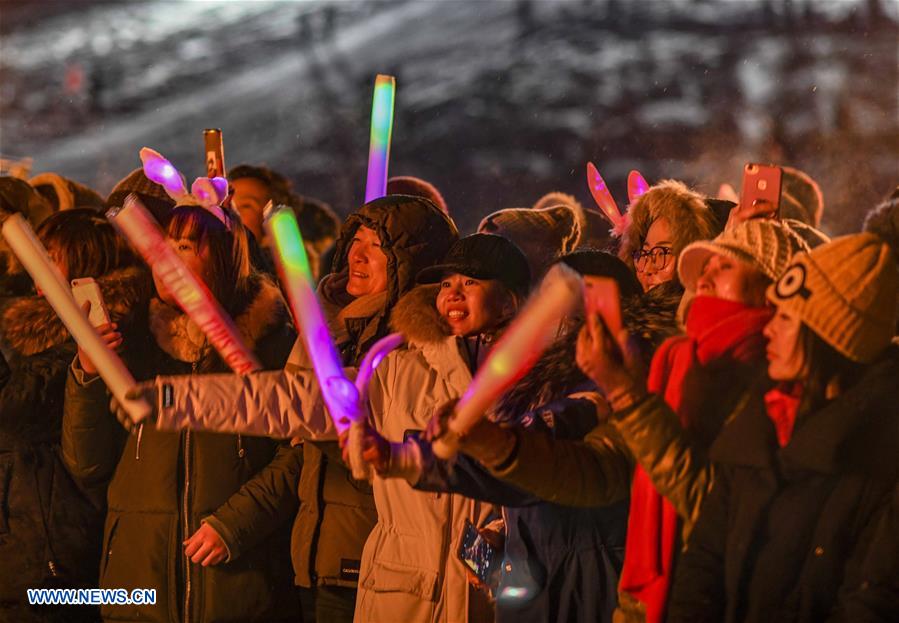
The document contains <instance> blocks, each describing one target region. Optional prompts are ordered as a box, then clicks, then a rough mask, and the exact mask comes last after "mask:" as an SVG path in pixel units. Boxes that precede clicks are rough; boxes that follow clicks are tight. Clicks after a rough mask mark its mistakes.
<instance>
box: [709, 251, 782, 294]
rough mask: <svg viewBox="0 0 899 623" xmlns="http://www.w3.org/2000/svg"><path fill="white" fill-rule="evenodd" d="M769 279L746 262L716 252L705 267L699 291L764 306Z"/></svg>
mask: <svg viewBox="0 0 899 623" xmlns="http://www.w3.org/2000/svg"><path fill="white" fill-rule="evenodd" d="M769 283H770V281H769V280H768V278H767V277H766V276H765V275H764V274H763V273H762V272H760V271H758V270H756V269H755V268H753V267H752V266H750V265H749V264H747V263H746V262H741V261H739V260H735V259H733V258H730V257H727V256H726V255H719V254H717V253H715V254H714V255H712V256H711V257H709V259H708V260H707V261H706V263H705V265H704V266H703V267H702V274H701V275H700V276H699V279H697V280H696V294H698V295H701V296H713V297H715V298H719V299H724V300H727V301H734V302H736V303H745V304H746V305H752V306H753V307H762V306H764V305H765V289H766V288H767V287H768V285H769Z"/></svg>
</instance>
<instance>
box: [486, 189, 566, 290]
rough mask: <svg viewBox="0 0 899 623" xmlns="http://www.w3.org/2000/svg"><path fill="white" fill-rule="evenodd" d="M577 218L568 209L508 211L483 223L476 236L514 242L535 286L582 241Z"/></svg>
mask: <svg viewBox="0 0 899 623" xmlns="http://www.w3.org/2000/svg"><path fill="white" fill-rule="evenodd" d="M578 216H579V215H578V214H577V213H576V212H575V211H574V210H573V209H572V208H571V207H569V206H567V205H557V206H554V207H550V208H542V209H539V210H532V209H529V208H507V209H505V210H499V211H497V212H494V213H493V214H490V215H488V216H487V217H486V218H485V219H484V220H482V221H481V224H480V225H479V226H478V233H487V234H499V235H500V236H503V237H504V238H508V239H509V240H511V241H512V242H514V243H515V244H516V245H517V246H518V247H519V248H520V249H521V250H522V251H523V252H524V254H525V257H527V260H528V265H529V266H530V271H531V279H532V281H533V282H534V283H536V282H537V281H539V280H540V279H542V278H543V275H544V274H545V273H546V271H547V270H549V267H550V266H552V265H553V263H555V261H556V259H557V258H558V257H559V256H560V255H564V254H566V253H570V252H571V251H574V249H575V248H576V247H577V245H578V242H579V241H580V238H581V224H580V221H579V219H578Z"/></svg>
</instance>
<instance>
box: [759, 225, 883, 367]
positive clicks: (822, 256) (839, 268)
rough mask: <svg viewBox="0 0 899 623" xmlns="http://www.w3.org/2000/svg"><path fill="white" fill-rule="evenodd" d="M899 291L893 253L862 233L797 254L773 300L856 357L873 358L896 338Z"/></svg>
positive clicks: (774, 289)
mask: <svg viewBox="0 0 899 623" xmlns="http://www.w3.org/2000/svg"><path fill="white" fill-rule="evenodd" d="M897 291H899V273H897V271H896V266H895V263H894V259H893V254H892V252H891V251H890V249H889V247H888V246H887V245H886V244H885V243H884V242H883V241H882V240H881V239H880V238H878V237H877V236H875V235H874V234H869V233H863V234H853V235H851V236H843V237H841V238H836V239H834V240H833V241H832V242H829V243H827V244H824V245H821V246H820V247H818V248H816V249H814V250H812V251H810V252H809V253H803V254H799V255H797V256H796V257H795V258H794V259H793V262H792V263H791V265H790V266H789V267H788V268H787V270H786V272H784V275H783V277H781V278H780V280H779V281H778V282H777V283H776V284H774V285H772V286H771V287H769V288H768V299H769V300H770V301H771V302H772V303H774V304H775V305H777V306H778V307H779V308H781V309H785V310H788V311H790V312H791V313H794V314H796V315H797V316H799V318H800V320H802V322H803V323H805V324H806V325H807V326H808V327H809V328H810V329H811V330H812V331H814V332H815V334H817V335H818V336H819V337H820V338H821V339H822V340H824V341H825V342H827V343H828V344H830V345H831V346H833V347H834V348H835V349H836V350H837V351H838V352H840V353H842V354H843V355H845V356H846V357H848V358H849V359H851V360H852V361H855V362H859V363H870V362H872V361H874V359H876V358H877V356H878V355H879V354H880V353H881V352H882V351H883V350H884V349H885V348H886V347H887V346H889V344H890V340H891V339H892V337H893V328H894V320H895V313H896V295H897Z"/></svg>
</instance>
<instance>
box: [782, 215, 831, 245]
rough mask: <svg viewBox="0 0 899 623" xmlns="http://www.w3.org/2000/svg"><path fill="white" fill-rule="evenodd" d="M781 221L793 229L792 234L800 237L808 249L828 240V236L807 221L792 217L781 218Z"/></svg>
mask: <svg viewBox="0 0 899 623" xmlns="http://www.w3.org/2000/svg"><path fill="white" fill-rule="evenodd" d="M781 223H783V224H784V225H786V226H787V227H789V228H790V229H791V230H793V233H794V234H796V235H797V236H799V237H800V238H802V239H803V240H804V241H805V244H807V245H808V248H809V249H814V248H816V247H820V246H821V245H822V244H827V243H828V242H830V236H828V235H827V234H825V233H824V232H823V231H821V230H820V229H817V228H816V227H813V226H811V225H809V224H808V223H803V222H802V221H797V220H796V219H794V218H784V219H781Z"/></svg>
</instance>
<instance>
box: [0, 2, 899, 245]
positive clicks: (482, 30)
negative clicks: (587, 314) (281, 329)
mask: <svg viewBox="0 0 899 623" xmlns="http://www.w3.org/2000/svg"><path fill="white" fill-rule="evenodd" d="M897 22H899V0H792V1H790V0H744V1H737V0H670V1H666V0H592V1H591V0H545V1H536V0H535V1H532V2H520V1H516V0H407V1H399V0H398V1H391V2H385V1H374V0H373V1H367V2H363V1H358V0H346V1H342V2H325V1H312V0H309V1H300V2H286V1H282V2H266V1H254V2H251V1H247V0H231V1H227V2H220V1H202V0H195V1H173V0H168V1H155V2H151V1H136V2H91V1H87V0H80V1H78V0H67V1H66V2H57V1H55V0H31V1H28V2H21V1H19V2H10V1H7V0H3V1H0V154H2V155H3V156H4V157H31V158H33V160H34V163H33V167H32V173H37V172H40V171H46V170H51V171H56V172H59V173H62V174H63V175H67V176H70V177H72V178H74V179H76V180H78V181H81V182H84V183H87V184H88V185H91V186H92V187H94V188H96V189H97V190H99V191H100V192H101V193H102V194H106V193H107V192H108V191H109V190H110V189H111V188H112V186H113V185H114V184H115V182H116V181H117V180H118V179H120V178H121V177H123V176H124V175H125V174H127V173H128V172H129V171H130V170H131V169H133V168H135V167H137V166H139V164H140V161H139V159H138V150H139V148H140V147H142V146H144V145H146V146H150V147H153V148H155V149H157V150H159V151H161V152H162V153H163V154H164V155H166V156H167V157H168V158H169V159H170V160H172V161H173V163H174V164H175V165H176V166H177V167H178V168H179V169H181V170H182V172H184V173H185V174H186V175H187V176H188V178H189V180H190V179H192V178H193V177H195V176H197V175H200V174H202V172H203V162H204V157H203V153H202V151H203V150H202V144H203V143H202V130H203V128H206V127H220V128H222V129H223V130H224V139H225V157H226V162H227V164H228V166H229V167H230V166H234V165H236V164H238V163H243V162H252V163H260V162H264V163H267V164H268V165H270V166H272V167H274V168H276V169H278V170H280V171H282V172H284V173H285V174H287V175H288V176H289V177H291V179H292V180H293V181H294V184H295V187H296V189H297V190H298V191H299V192H301V193H303V194H306V195H310V196H315V197H318V198H321V199H323V200H325V201H328V202H329V203H331V204H332V205H333V206H334V207H335V209H336V210H337V211H338V212H340V213H342V214H346V213H347V212H348V211H350V210H352V209H353V208H355V207H357V206H358V205H359V204H360V203H361V200H362V197H363V193H364V181H365V167H366V162H367V154H368V125H369V115H370V111H371V93H372V86H373V82H374V76H375V74H376V73H379V72H380V73H391V74H393V75H395V76H396V77H397V85H398V86H397V105H396V121H395V125H394V135H393V150H392V154H391V167H390V172H391V173H392V174H412V175H418V176H420V177H424V178H426V179H428V180H430V181H432V182H433V183H435V184H436V185H437V186H438V187H439V188H440V189H441V191H442V192H443V194H444V196H445V197H446V199H447V202H448V204H449V206H450V210H451V212H452V213H453V216H454V217H455V218H456V220H457V222H458V224H459V225H460V228H461V229H463V230H465V231H470V230H472V229H473V228H474V227H476V225H477V223H478V221H479V219H480V217H481V216H483V215H484V214H486V213H487V212H490V211H492V210H496V209H499V208H503V207H513V206H529V205H531V204H532V203H533V202H534V201H535V200H536V199H537V198H538V197H539V196H540V195H542V194H543V193H546V192H548V191H551V190H561V191H565V192H568V193H572V194H574V195H576V196H577V197H578V198H579V199H580V200H581V201H582V202H583V203H584V205H588V206H589V205H592V201H591V200H590V197H589V194H588V192H587V188H586V184H585V181H584V180H585V174H584V167H585V163H586V162H587V161H588V160H592V161H593V162H595V163H596V164H597V166H598V167H599V169H600V171H601V172H602V173H603V175H604V177H605V178H606V181H607V182H609V184H610V186H611V188H612V192H613V194H614V195H615V196H616V197H617V198H618V201H619V202H620V203H622V204H624V203H625V202H626V192H625V179H626V176H627V173H628V171H629V170H630V169H632V168H637V169H639V170H640V171H641V172H642V173H643V175H644V176H645V177H646V178H647V179H648V180H649V181H650V183H652V182H654V181H657V180H659V179H662V178H666V177H673V178H679V179H683V180H685V181H687V182H688V183H690V184H692V185H695V186H697V187H698V188H699V189H700V190H703V191H705V192H708V193H715V192H716V191H717V188H718V185H719V184H720V183H722V182H729V183H731V184H733V185H735V186H736V187H737V188H739V181H740V174H741V169H742V164H743V163H744V162H746V161H748V160H755V161H775V162H778V163H785V164H792V165H794V166H797V167H799V168H801V169H804V170H806V171H807V172H808V173H810V174H811V175H812V176H813V177H815V178H816V179H817V180H818V181H819V182H820V183H821V186H822V188H823V191H824V197H825V202H826V205H827V207H826V211H825V221H824V225H825V229H827V230H828V231H829V232H830V233H832V234H836V233H843V232H848V231H852V230H854V229H857V228H858V227H859V226H860V223H861V219H862V217H863V214H864V212H865V211H866V210H867V209H869V208H870V207H872V206H873V205H875V204H876V203H877V202H879V201H880V200H881V199H883V198H884V197H885V196H886V195H887V194H889V192H890V191H891V190H892V189H893V188H894V187H895V186H896V185H897V184H899V164H897V163H899V103H897V100H899V25H897Z"/></svg>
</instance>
